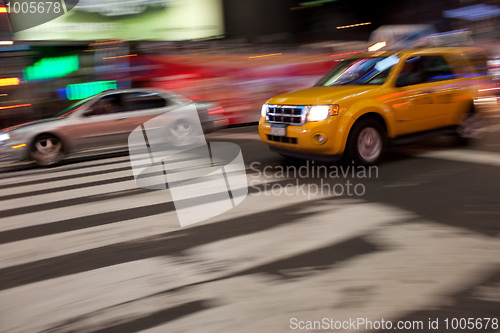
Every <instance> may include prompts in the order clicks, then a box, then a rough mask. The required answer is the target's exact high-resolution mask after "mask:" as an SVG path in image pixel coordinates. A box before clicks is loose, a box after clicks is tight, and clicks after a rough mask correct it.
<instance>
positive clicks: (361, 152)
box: [347, 119, 386, 165]
mask: <svg viewBox="0 0 500 333" xmlns="http://www.w3.org/2000/svg"><path fill="white" fill-rule="evenodd" d="M385 141H386V139H385V131H384V129H383V127H382V125H381V124H380V122H378V121H377V120H375V119H362V120H361V121H359V122H358V123H356V124H355V125H354V127H353V129H352V130H351V133H350V135H349V139H348V143H347V156H348V158H349V159H350V161H353V162H354V163H356V164H360V165H374V164H377V163H378V162H379V161H380V159H381V157H382V153H383V149H384V146H385Z"/></svg>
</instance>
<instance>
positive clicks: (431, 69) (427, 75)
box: [396, 56, 459, 87]
mask: <svg viewBox="0 0 500 333" xmlns="http://www.w3.org/2000/svg"><path fill="white" fill-rule="evenodd" d="M458 77H459V76H458V75H456V74H454V73H453V71H452V70H451V68H450V66H449V65H448V63H447V62H446V61H445V60H444V59H443V57H441V56H418V57H411V58H409V59H407V60H406V61H405V64H404V65H403V68H402V69H401V71H400V73H399V75H398V78H397V79H396V87H404V86H409V85H414V84H420V83H427V82H436V81H443V80H452V79H455V78H458Z"/></svg>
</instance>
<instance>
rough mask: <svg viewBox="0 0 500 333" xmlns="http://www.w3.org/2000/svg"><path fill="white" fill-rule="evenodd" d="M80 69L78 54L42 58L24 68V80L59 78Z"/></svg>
mask: <svg viewBox="0 0 500 333" xmlns="http://www.w3.org/2000/svg"><path fill="white" fill-rule="evenodd" d="M78 69H80V62H79V60H78V56H67V57H58V58H44V59H42V60H40V61H38V62H36V63H35V64H33V65H32V66H29V67H27V68H25V69H24V71H23V72H24V79H25V80H26V81H36V80H50V79H55V78H60V77H63V76H66V75H68V74H70V73H73V72H75V71H77V70H78Z"/></svg>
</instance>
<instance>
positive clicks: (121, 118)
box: [116, 117, 127, 121]
mask: <svg viewBox="0 0 500 333" xmlns="http://www.w3.org/2000/svg"><path fill="white" fill-rule="evenodd" d="M126 119H127V117H120V118H118V119H116V120H117V121H120V120H126Z"/></svg>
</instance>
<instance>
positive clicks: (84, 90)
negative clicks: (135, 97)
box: [65, 81, 116, 100]
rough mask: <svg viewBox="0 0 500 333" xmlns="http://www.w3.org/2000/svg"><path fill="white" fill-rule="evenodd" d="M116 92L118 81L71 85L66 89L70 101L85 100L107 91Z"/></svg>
mask: <svg viewBox="0 0 500 333" xmlns="http://www.w3.org/2000/svg"><path fill="white" fill-rule="evenodd" d="M110 89H113V90H116V81H96V82H87V83H78V84H70V85H68V86H67V87H66V89H65V90H66V98H68V99H69V100H77V99H84V98H87V97H90V96H94V95H97V94H99V93H101V92H103V91H106V90H110Z"/></svg>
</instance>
